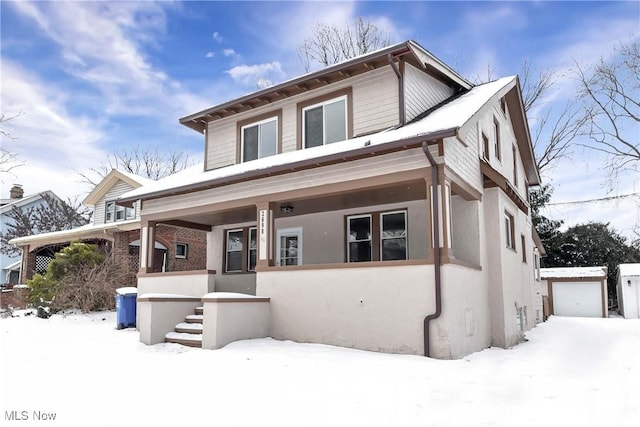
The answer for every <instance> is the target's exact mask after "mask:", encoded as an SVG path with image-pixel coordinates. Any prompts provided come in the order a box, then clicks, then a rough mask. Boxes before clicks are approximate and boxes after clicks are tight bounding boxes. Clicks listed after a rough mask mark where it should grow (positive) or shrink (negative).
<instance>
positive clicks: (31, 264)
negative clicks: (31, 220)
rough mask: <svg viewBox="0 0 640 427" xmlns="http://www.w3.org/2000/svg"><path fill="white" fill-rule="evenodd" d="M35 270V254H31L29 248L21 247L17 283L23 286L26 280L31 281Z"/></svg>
mask: <svg viewBox="0 0 640 427" xmlns="http://www.w3.org/2000/svg"><path fill="white" fill-rule="evenodd" d="M35 268H36V254H35V253H31V246H22V254H21V255H20V275H19V277H18V283H20V284H25V283H27V280H29V279H33V271H34V270H35Z"/></svg>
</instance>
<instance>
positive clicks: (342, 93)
mask: <svg viewBox="0 0 640 427" xmlns="http://www.w3.org/2000/svg"><path fill="white" fill-rule="evenodd" d="M341 97H345V98H346V119H347V123H346V125H347V136H346V139H351V138H353V89H352V88H351V86H349V87H346V88H344V89H340V90H337V91H334V92H329V93H326V94H324V95H320V96H317V97H314V98H310V99H308V100H305V101H301V102H299V103H298V104H297V123H296V125H297V126H296V149H297V150H302V149H305V144H304V141H303V137H304V136H303V135H304V129H303V123H304V114H303V110H305V109H309V108H311V107H314V106H318V105H320V104H325V103H330V101H331V100H334V99H338V98H341ZM323 145H324V144H323Z"/></svg>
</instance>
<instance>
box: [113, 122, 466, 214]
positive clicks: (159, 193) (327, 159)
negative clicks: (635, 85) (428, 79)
mask: <svg viewBox="0 0 640 427" xmlns="http://www.w3.org/2000/svg"><path fill="white" fill-rule="evenodd" d="M456 132H457V128H451V129H444V130H439V131H435V132H433V133H430V134H422V135H416V136H412V137H408V138H403V139H399V140H396V141H391V142H384V143H380V144H374V145H366V142H365V144H364V146H363V147H361V148H357V149H352V150H349V151H344V152H339V153H332V154H328V155H325V156H320V157H312V158H309V159H305V160H300V161H295V162H291V163H285V164H281V165H274V166H271V167H269V168H265V169H255V170H251V171H247V172H243V173H239V174H235V175H229V176H224V177H219V178H213V179H211V180H208V181H202V182H196V183H191V184H184V185H180V186H177V187H173V188H168V189H163V190H156V191H151V192H149V193H146V194H135V195H133V196H129V197H120V198H118V199H117V204H119V205H123V206H127V205H128V204H131V203H133V202H135V201H136V200H142V201H144V200H150V199H158V198H161V197H167V196H175V195H178V194H184V193H192V192H195V191H201V190H208V189H211V188H216V187H222V186H225V185H231V184H235V183H238V182H246V181H250V180H254V179H260V178H266V177H269V176H275V175H282V174H286V173H290V172H296V171H300V170H303V169H312V168H316V167H321V166H326V165H331V164H336V163H343V162H347V161H351V160H358V159H362V158H367V157H371V156H375V155H381V154H386V153H391V152H394V151H399V150H405V149H408V148H418V147H420V146H421V144H422V143H423V142H424V141H435V140H438V139H442V138H449V137H452V136H455V135H456ZM203 173H206V172H203ZM133 191H135V190H133Z"/></svg>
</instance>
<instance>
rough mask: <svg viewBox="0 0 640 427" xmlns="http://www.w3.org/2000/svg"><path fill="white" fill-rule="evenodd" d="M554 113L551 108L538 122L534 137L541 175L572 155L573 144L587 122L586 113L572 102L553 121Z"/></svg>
mask: <svg viewBox="0 0 640 427" xmlns="http://www.w3.org/2000/svg"><path fill="white" fill-rule="evenodd" d="M552 113H553V109H552V108H549V109H548V110H546V111H545V112H544V113H542V115H541V116H540V118H538V119H537V120H536V126H535V132H534V136H533V151H534V153H535V157H536V166H537V167H538V171H539V172H540V173H541V174H542V172H543V171H545V170H549V169H551V168H553V166H554V164H555V162H556V161H557V160H558V159H560V158H563V157H567V156H569V155H570V154H571V144H572V143H573V141H574V139H575V138H576V137H577V136H578V135H579V134H580V132H581V130H582V129H583V126H584V124H585V123H586V121H587V117H586V115H585V114H584V112H583V111H581V110H580V109H579V108H578V107H576V104H575V103H574V102H571V101H569V102H567V103H566V104H565V105H564V107H562V109H561V110H560V114H558V115H556V116H553V119H552Z"/></svg>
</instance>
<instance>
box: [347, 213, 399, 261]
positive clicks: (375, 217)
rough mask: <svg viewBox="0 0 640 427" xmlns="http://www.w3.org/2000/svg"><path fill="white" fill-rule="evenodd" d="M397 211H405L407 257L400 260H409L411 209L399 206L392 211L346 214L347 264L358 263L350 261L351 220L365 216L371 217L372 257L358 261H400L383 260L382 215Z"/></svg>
mask: <svg viewBox="0 0 640 427" xmlns="http://www.w3.org/2000/svg"><path fill="white" fill-rule="evenodd" d="M397 213H404V218H405V223H404V224H405V233H406V236H405V242H406V243H405V258H404V260H400V261H407V260H409V209H408V208H399V209H393V210H390V211H374V212H368V213H360V214H353V215H345V216H344V224H345V225H344V233H345V234H344V242H345V246H346V247H345V252H344V253H345V261H344V262H345V263H347V264H355V263H357V262H356V261H354V262H352V261H350V258H351V257H350V255H351V250H350V247H349V243H351V241H350V240H349V236H350V223H349V220H350V219H352V218H365V217H369V218H370V224H371V259H370V260H369V261H358V262H374V261H376V262H378V261H380V262H387V261H389V262H390V261H398V260H382V225H383V222H382V217H383V215H388V214H397Z"/></svg>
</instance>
